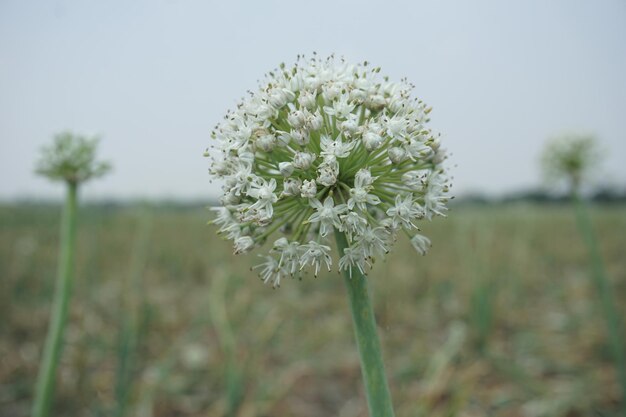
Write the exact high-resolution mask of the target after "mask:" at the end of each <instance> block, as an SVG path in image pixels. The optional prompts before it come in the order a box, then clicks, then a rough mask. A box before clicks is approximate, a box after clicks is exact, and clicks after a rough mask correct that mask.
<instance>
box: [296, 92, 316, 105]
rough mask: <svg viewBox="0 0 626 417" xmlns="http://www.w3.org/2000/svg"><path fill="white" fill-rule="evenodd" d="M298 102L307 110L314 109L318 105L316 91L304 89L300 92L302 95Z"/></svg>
mask: <svg viewBox="0 0 626 417" xmlns="http://www.w3.org/2000/svg"><path fill="white" fill-rule="evenodd" d="M298 103H299V104H300V106H301V107H304V108H305V109H307V110H313V109H315V107H316V106H317V103H316V102H315V93H314V92H312V91H308V90H304V91H302V92H301V93H300V97H298Z"/></svg>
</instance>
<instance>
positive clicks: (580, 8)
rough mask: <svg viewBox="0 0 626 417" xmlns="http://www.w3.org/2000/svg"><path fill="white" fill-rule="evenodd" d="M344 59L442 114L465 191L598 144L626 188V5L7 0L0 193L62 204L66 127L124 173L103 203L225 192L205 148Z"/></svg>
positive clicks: (0, 90) (510, 185) (513, 183)
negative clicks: (573, 142)
mask: <svg viewBox="0 0 626 417" xmlns="http://www.w3.org/2000/svg"><path fill="white" fill-rule="evenodd" d="M312 51H317V52H318V53H321V54H328V53H331V52H335V53H337V54H338V55H344V56H345V57H346V58H347V59H349V60H351V61H362V60H368V61H370V62H372V63H373V64H374V65H377V66H381V67H382V69H383V71H382V72H383V73H386V74H388V75H389V76H391V77H392V78H394V79H398V78H400V77H403V76H407V77H408V78H409V80H410V81H412V82H413V83H414V84H415V85H416V90H415V93H416V95H417V96H419V97H420V98H422V99H423V100H425V101H426V102H427V103H429V104H430V105H432V106H433V107H434V111H433V113H432V114H431V115H432V122H431V127H432V128H433V129H434V130H437V131H440V132H441V133H442V135H443V139H442V143H443V144H444V146H445V147H446V148H448V149H449V151H450V152H451V153H452V157H451V159H450V160H451V164H450V165H451V166H455V167H454V168H453V173H454V178H455V180H454V186H455V190H456V193H457V194H462V193H464V192H469V191H484V192H488V193H501V192H506V191H510V190H513V189H519V188H525V187H531V186H533V185H536V184H538V183H539V181H540V175H539V173H538V167H537V162H536V161H537V156H538V154H539V152H540V150H541V147H542V143H543V142H544V140H545V138H546V137H548V136H550V135H553V134H555V133H558V132H561V131H563V130H584V131H589V132H593V133H595V134H597V136H598V137H599V138H600V139H601V141H602V144H603V146H604V148H605V149H606V150H607V151H608V152H609V154H610V155H609V160H608V161H607V163H606V164H605V167H604V170H603V173H602V177H603V178H606V179H607V180H610V181H612V182H613V183H617V184H624V183H625V182H626V163H624V157H625V156H626V2H624V1H623V0H615V1H609V0H607V1H595V2H593V1H571V0H563V1H544V0H537V1H519V2H512V1H511V2H509V1H507V2H501V1H494V2H484V1H454V2H453V1H433V0H430V1H424V2H422V1H407V2H397V3H395V2H390V1H388V2H385V3H383V2H368V1H363V0H360V1H346V2H341V1H337V0H335V1H307V2H296V1H280V2H279V1H273V2H269V1H249V2H247V3H243V2H235V1H219V2H212V1H197V2H194V1H182V0H181V1H50V0H47V1H40V2H37V1H19V0H16V1H7V0H0V178H1V179H2V180H1V181H0V199H3V200H6V199H11V198H15V197H25V196H30V197H51V196H59V195H60V194H61V190H62V187H61V186H60V185H54V184H51V183H48V182H47V181H46V180H44V179H40V178H37V177H36V176H34V175H33V173H32V172H33V165H34V161H35V159H36V156H37V153H38V149H39V148H40V147H41V145H42V144H45V143H47V142H49V141H50V139H51V137H52V135H53V134H54V133H56V132H59V131H61V130H64V129H72V130H74V131H77V132H81V133H86V134H99V135H101V136H102V142H101V155H102V157H103V158H105V159H108V160H110V161H111V162H112V163H113V165H114V167H115V171H114V173H113V174H111V175H109V176H108V177H106V178H105V179H101V180H98V181H97V182H94V183H92V184H89V186H88V187H86V190H85V194H86V195H87V196H89V197H95V198H104V197H116V198H125V197H148V198H163V197H173V198H176V197H184V198H205V197H207V196H210V195H215V193H216V191H217V190H216V186H215V185H211V184H209V177H208V174H207V168H208V160H206V159H205V158H203V157H202V152H203V151H204V149H205V148H206V146H207V145H208V143H209V133H210V130H211V128H212V127H213V126H214V125H215V123H216V122H217V121H219V119H220V118H221V117H222V115H223V114H224V113H225V112H226V110H227V109H228V108H231V107H233V106H234V105H235V104H236V102H237V101H238V99H239V98H240V97H242V96H243V95H244V93H245V91H246V90H248V89H252V88H254V87H255V86H256V80H258V79H259V78H261V76H262V75H263V74H264V73H265V72H266V71H268V70H270V69H272V68H274V67H275V66H277V64H278V63H280V62H283V61H284V62H287V63H291V62H293V61H294V59H295V56H296V55H297V54H298V53H305V54H310V53H311V52H312Z"/></svg>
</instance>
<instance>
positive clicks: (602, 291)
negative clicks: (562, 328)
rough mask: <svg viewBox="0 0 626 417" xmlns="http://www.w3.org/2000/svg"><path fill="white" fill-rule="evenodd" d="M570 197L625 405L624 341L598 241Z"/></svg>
mask: <svg viewBox="0 0 626 417" xmlns="http://www.w3.org/2000/svg"><path fill="white" fill-rule="evenodd" d="M573 197H574V201H575V203H576V220H577V223H578V228H579V230H580V233H581V234H582V236H583V240H584V241H585V244H586V246H587V250H588V251H589V257H590V258H591V276H592V279H593V283H594V285H595V287H596V290H597V291H598V295H599V296H600V303H601V304H602V309H603V313H604V319H605V321H606V326H607V330H608V333H609V343H610V347H611V350H612V352H613V357H614V359H615V366H616V368H617V369H616V370H617V375H618V380H619V383H620V384H621V387H622V405H626V344H625V343H624V334H623V331H622V329H623V327H622V323H621V320H620V315H619V313H618V311H617V307H616V306H615V300H614V299H613V294H612V290H611V284H610V283H609V280H608V278H607V276H606V272H605V270H604V264H603V262H602V257H601V255H600V251H599V249H598V242H597V240H596V237H595V234H594V231H593V226H592V224H591V220H590V218H589V213H588V211H587V209H586V207H585V204H584V202H583V201H582V199H581V198H580V197H579V196H578V194H577V193H574V196H573ZM623 410H624V411H623V412H622V414H623V415H624V416H626V407H624V408H623Z"/></svg>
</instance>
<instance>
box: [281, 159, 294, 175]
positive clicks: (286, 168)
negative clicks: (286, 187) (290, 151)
mask: <svg viewBox="0 0 626 417" xmlns="http://www.w3.org/2000/svg"><path fill="white" fill-rule="evenodd" d="M293 169H294V168H293V164H292V163H291V162H280V163H279V164H278V170H279V171H280V174H281V175H282V176H283V177H289V176H290V175H291V174H293Z"/></svg>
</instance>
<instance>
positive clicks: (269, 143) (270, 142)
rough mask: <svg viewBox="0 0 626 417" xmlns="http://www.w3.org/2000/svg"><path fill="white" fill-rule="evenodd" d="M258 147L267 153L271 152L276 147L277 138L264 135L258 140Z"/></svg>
mask: <svg viewBox="0 0 626 417" xmlns="http://www.w3.org/2000/svg"><path fill="white" fill-rule="evenodd" d="M256 146H257V147H258V148H259V149H261V150H263V151H265V152H271V151H272V149H274V146H276V136H274V135H263V136H261V137H259V138H258V139H257V140H256Z"/></svg>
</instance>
